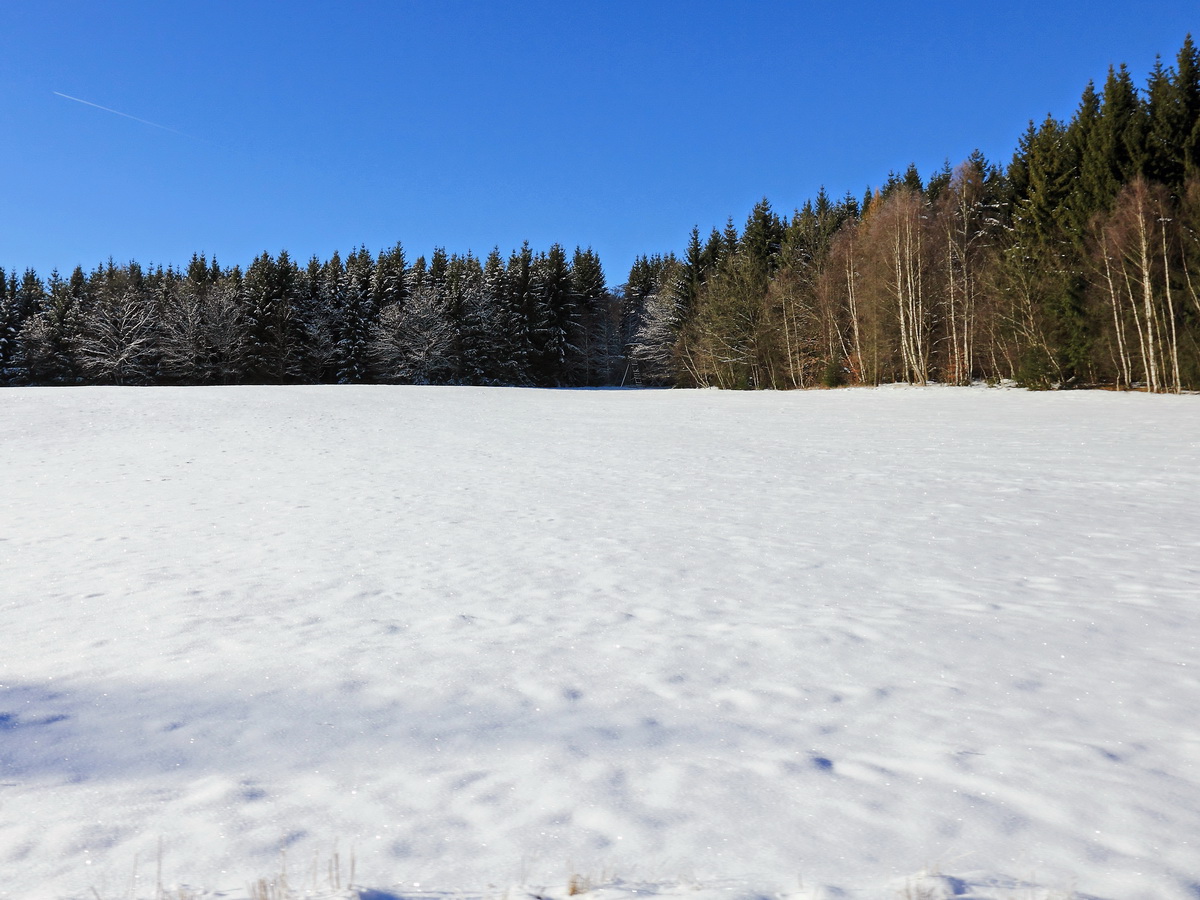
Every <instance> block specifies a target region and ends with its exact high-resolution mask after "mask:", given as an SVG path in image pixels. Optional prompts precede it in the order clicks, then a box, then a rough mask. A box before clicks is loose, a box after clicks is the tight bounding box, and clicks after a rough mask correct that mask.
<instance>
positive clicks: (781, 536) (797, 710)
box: [0, 387, 1200, 900]
mask: <svg viewBox="0 0 1200 900" xmlns="http://www.w3.org/2000/svg"><path fill="white" fill-rule="evenodd" d="M0 573H2V580H0V636H2V638H3V643H2V644H0V897H3V898H14V900H16V898H21V900H25V898H60V897H71V898H85V897H88V898H92V897H95V896H99V897H101V898H103V900H109V898H114V900H115V898H130V897H147V898H148V897H154V896H155V894H156V892H157V890H158V886H159V883H160V877H161V884H162V885H164V886H168V887H170V886H174V885H188V886H190V887H191V888H192V889H193V890H195V891H196V892H207V893H208V895H212V896H224V897H230V898H233V897H245V896H247V893H248V891H249V887H248V885H249V884H250V883H251V882H252V881H254V880H255V879H258V878H260V877H273V876H275V875H277V874H278V873H279V872H280V871H282V869H283V868H284V867H285V866H286V867H287V870H288V872H289V882H290V883H291V884H292V885H293V887H294V888H295V889H296V890H297V891H298V892H302V891H304V890H317V891H327V892H328V891H330V890H331V885H330V883H329V882H330V878H329V874H328V873H329V861H330V860H331V859H332V855H333V853H334V848H335V845H336V847H337V852H338V854H339V859H340V860H341V861H342V869H343V874H342V880H343V881H348V880H349V877H350V876H349V873H348V871H347V870H348V860H349V857H350V856H351V854H353V856H354V859H355V872H354V876H353V879H354V882H355V883H356V884H357V885H359V886H361V887H364V888H370V889H373V890H374V891H376V892H377V893H374V894H371V893H367V894H365V896H368V897H372V896H373V897H389V896H396V897H404V898H409V897H426V896H430V895H432V896H448V897H459V896H462V897H475V898H495V900H501V898H503V897H505V896H508V897H509V898H510V900H516V898H518V897H521V896H524V894H523V893H522V892H526V893H532V894H538V895H540V896H543V897H549V896H553V897H555V898H560V897H563V896H565V895H566V893H567V890H568V880H569V879H570V878H571V877H572V876H576V886H577V887H580V886H582V887H587V886H588V885H587V884H586V883H585V882H586V881H590V882H591V884H592V885H594V886H595V890H594V896H595V897H596V898H598V900H608V898H613V897H627V896H629V895H630V894H632V893H633V892H635V891H636V892H638V893H649V894H659V895H671V896H685V895H686V896H688V897H696V898H707V897H714V898H747V897H776V896H782V897H787V898H801V897H803V898H810V897H827V898H833V897H839V896H844V897H850V898H872V900H873V898H887V900H895V898H902V897H905V896H906V894H907V895H908V896H909V897H912V898H916V897H919V896H925V897H934V898H936V897H943V896H950V895H954V894H957V895H959V896H962V897H970V898H1002V900H1009V898H1020V900H1025V898H1041V897H1043V896H1054V897H1069V896H1077V897H1101V898H1111V900H1126V898H1163V900H1185V898H1187V900H1195V898H1196V897H1197V896H1200V652H1198V647H1197V644H1198V639H1197V636H1198V634H1200V397H1162V396H1145V395H1127V394H1126V395H1122V394H1115V393H1105V392H1073V393H1040V394H1039V393H1027V392H1024V391H1016V390H989V389H986V388H976V389H948V388H929V389H905V388H885V389H877V390H865V389H864V390H843V391H828V392H796V393H786V394H780V393H766V392H764V393H721V392H715V391H693V392H683V391H537V390H519V389H487V388H448V387H441V388H415V387H414V388H408V387H294V388H292V387H239V388H181V389H170V388H152V389H119V388H113V389H102V388H86V389H32V388H31V389H10V390H6V391H3V392H0ZM314 870H315V871H314ZM160 871H161V876H160V875H159V872H160ZM1071 891H1075V892H1076V893H1075V894H1074V895H1072V894H1071V893H1070V892H1071Z"/></svg>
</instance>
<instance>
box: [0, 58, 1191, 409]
mask: <svg viewBox="0 0 1200 900" xmlns="http://www.w3.org/2000/svg"><path fill="white" fill-rule="evenodd" d="M1006 379H1007V380H1011V381H1014V382H1017V383H1020V384H1023V385H1026V386H1030V387H1043V388H1067V387H1093V386H1095V387H1101V386H1102V387H1112V388H1117V389H1138V390H1145V391H1153V392H1179V391H1183V390H1196V389H1198V388H1200V53H1198V52H1197V49H1196V46H1195V44H1194V42H1193V40H1192V38H1191V37H1190V36H1189V37H1188V38H1187V39H1186V40H1185V41H1184V43H1183V46H1182V48H1181V49H1180V50H1179V52H1178V54H1177V56H1176V57H1175V59H1174V62H1173V63H1172V64H1164V63H1163V62H1162V61H1161V60H1159V61H1158V62H1157V63H1156V64H1155V66H1154V68H1153V69H1152V71H1151V72H1150V73H1149V75H1148V77H1147V79H1146V83H1145V86H1144V87H1143V88H1139V87H1138V86H1137V85H1136V84H1135V82H1134V79H1133V77H1132V75H1131V74H1130V72H1129V71H1128V69H1127V68H1126V67H1125V66H1120V67H1114V68H1111V69H1110V70H1109V72H1108V75H1107V78H1106V79H1105V81H1104V83H1103V85H1101V86H1100V87H1099V88H1097V87H1096V85H1095V84H1093V83H1089V84H1088V85H1087V86H1086V87H1085V88H1084V90H1083V93H1082V96H1081V99H1080V101H1079V105H1078V107H1077V109H1076V111H1075V113H1074V115H1073V116H1072V117H1071V118H1070V120H1069V121H1060V120H1058V119H1055V118H1053V117H1047V118H1045V119H1044V120H1043V121H1041V122H1040V123H1039V122H1035V121H1031V122H1030V124H1029V127H1028V129H1027V130H1026V131H1025V133H1024V134H1023V135H1021V136H1020V138H1019V140H1018V142H1017V148H1016V150H1015V152H1014V154H1013V156H1012V159H1011V160H1010V161H1009V162H1008V164H1007V166H1005V165H1001V164H998V163H995V162H993V161H990V160H988V159H986V158H985V157H984V156H983V155H982V154H980V153H979V152H976V153H973V154H972V155H971V156H970V157H969V158H968V159H966V160H964V161H962V162H961V163H959V164H958V165H956V166H951V165H950V164H949V163H947V164H946V165H945V166H944V167H943V168H942V169H941V170H940V171H938V172H934V173H929V174H927V175H926V176H922V174H921V173H920V172H919V171H918V170H917V168H916V167H915V166H909V167H908V169H907V170H906V171H904V172H903V173H897V172H893V173H891V174H889V176H888V177H887V179H886V181H885V182H884V183H883V184H882V186H881V187H879V188H877V189H868V190H867V191H866V192H865V194H864V196H863V197H862V198H857V197H855V196H853V195H849V194H848V195H846V196H845V197H842V198H841V199H833V198H831V197H829V196H828V195H827V194H826V192H825V191H824V190H822V191H821V192H819V193H818V195H817V196H816V197H815V198H813V199H812V200H810V201H808V202H806V203H805V204H804V205H803V207H802V208H800V209H798V210H795V211H794V212H793V213H792V214H791V215H780V214H779V213H777V212H775V211H774V210H773V209H772V207H771V204H770V202H769V201H768V200H767V199H765V198H764V199H763V200H761V201H760V202H759V203H757V204H756V205H755V206H754V208H753V210H752V211H751V212H750V214H749V216H748V217H747V219H746V221H745V223H744V224H743V225H742V226H741V228H740V229H739V228H738V226H737V225H736V223H735V222H734V220H733V219H732V218H731V219H730V220H729V221H728V222H727V224H726V226H725V228H724V229H723V230H722V229H714V230H713V231H712V232H711V233H710V234H709V235H707V236H703V235H702V234H701V233H700V232H699V230H698V229H693V230H692V232H691V234H690V236H688V238H687V240H686V245H685V246H684V248H683V249H682V251H681V252H679V253H667V254H654V255H645V256H642V257H640V258H638V259H637V260H636V262H635V263H634V264H633V266H632V268H631V270H630V272H629V273H628V276H627V278H626V279H625V282H624V283H623V284H621V285H620V286H618V287H615V288H613V287H610V286H609V284H608V280H607V278H606V276H605V273H604V270H603V267H602V265H601V261H600V259H599V257H598V255H597V254H596V253H595V252H593V251H592V250H590V249H581V248H576V249H575V250H574V251H573V252H569V251H567V250H566V249H565V248H564V247H562V246H560V245H558V244H555V245H553V246H551V247H550V248H549V249H546V250H538V251H534V250H533V249H532V248H530V247H529V245H528V244H525V245H523V246H522V247H521V248H519V249H517V250H515V251H513V252H511V253H510V254H508V255H507V256H504V255H503V254H502V253H501V252H500V250H499V249H498V248H497V249H493V250H492V251H491V252H490V253H489V254H488V255H487V256H486V257H485V258H483V259H480V258H479V257H477V256H475V255H473V254H472V253H467V254H465V255H458V254H447V253H446V251H445V250H443V249H435V250H433V252H432V253H431V254H430V255H429V256H428V258H427V257H425V256H418V257H416V258H415V259H413V260H411V261H410V260H409V258H408V257H407V255H406V253H405V250H404V248H403V247H402V246H401V245H399V244H397V245H396V246H394V247H392V248H389V249H386V250H383V251H381V252H379V253H377V254H373V253H371V252H370V251H368V250H367V249H366V248H365V247H359V248H357V249H355V250H353V251H352V252H350V253H348V254H347V255H346V256H345V257H344V258H343V257H342V256H341V254H339V253H334V254H333V255H332V257H330V258H329V259H325V260H322V259H318V258H316V257H314V258H312V259H310V260H309V261H308V262H307V263H300V262H298V261H296V260H294V259H292V258H291V257H290V256H289V254H288V253H287V252H286V251H281V252H279V253H278V255H271V254H269V253H263V254H262V255H260V256H259V257H258V258H256V259H254V260H253V261H251V262H250V263H249V264H248V265H246V266H245V267H244V268H243V267H242V266H241V265H234V266H230V267H224V266H222V265H220V264H219V263H218V261H217V260H215V259H208V258H206V257H205V256H204V255H201V254H196V255H194V256H193V257H192V259H191V261H190V263H189V264H188V265H187V267H186V268H180V269H177V268H174V267H167V268H165V269H164V268H162V267H156V268H153V269H150V270H145V269H143V268H142V267H141V266H139V265H138V264H137V263H136V262H128V263H124V264H117V263H114V262H113V261H112V260H111V259H110V260H109V261H108V262H107V263H105V264H103V265H100V266H99V267H97V268H95V269H94V270H92V271H91V272H86V271H84V269H83V268H82V267H77V268H76V269H75V270H74V271H73V272H72V273H71V274H70V275H69V276H68V277H65V278H64V277H63V276H62V275H60V273H58V272H52V273H50V275H49V277H48V278H47V279H44V280H43V279H42V278H41V277H40V276H39V275H38V273H36V272H34V271H32V270H25V271H24V272H23V274H18V272H17V271H11V272H6V271H5V270H4V269H0V383H2V384H5V385H26V384H39V385H53V384H180V385H182V384H188V385H192V384H242V383H254V384H264V383H361V382H378V383H422V384H508V385H536V386H606V385H626V386H628V385H660V386H678V387H709V386H715V387H721V388H733V389H755V388H770V389H784V388H788V389H790V388H807V387H819V386H824V387H836V386H840V385H858V384H865V385H875V384H881V383H887V382H907V383H915V384H924V383H927V382H940V383H946V384H969V383H972V382H977V381H989V382H997V381H1000V380H1006Z"/></svg>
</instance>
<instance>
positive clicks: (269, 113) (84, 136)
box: [0, 0, 1200, 284]
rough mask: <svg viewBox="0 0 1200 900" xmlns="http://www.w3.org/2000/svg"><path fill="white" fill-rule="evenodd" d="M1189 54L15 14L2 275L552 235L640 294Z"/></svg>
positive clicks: (1007, 7)
mask: <svg viewBox="0 0 1200 900" xmlns="http://www.w3.org/2000/svg"><path fill="white" fill-rule="evenodd" d="M1189 31H1191V32H1193V33H1195V34H1197V36H1198V37H1200V8H1198V7H1197V6H1196V4H1195V2H1194V0H1188V2H1182V0H1181V2H1176V0H1160V2H1158V3H1154V4H1149V3H1147V4H1132V3H1128V2H1120V3H1118V2H1107V0H1101V2H1092V3H1083V2H1077V0H1071V2H1053V0H1042V2H1024V0H1022V2H1009V3H1004V4H979V3H974V4H972V3H961V2H959V3H948V2H947V3H942V2H936V3H924V4H906V5H899V4H887V5H875V4H867V3H859V2H854V0H846V2H841V3H832V4H831V3H808V2H792V3H784V2H758V3H726V2H719V3H718V2H714V3H696V2H693V3H676V2H654V0H642V2H627V0H613V2H607V3H582V2H576V3H572V2H546V3H542V2H537V3H520V2H510V3H501V2H495V3H486V2H455V0H442V2H358V3H355V2H343V3H339V4H325V3H322V4H317V3H308V2H302V0H301V2H293V3H289V4H268V3H258V2H254V0H243V2H238V3H234V2H221V0H214V2H204V3H200V2H190V0H182V2H174V3H162V2H161V0H156V2H112V3H104V4H100V3H95V2H53V0H41V2H26V0H4V3H3V6H2V8H0V109H2V110H3V114H2V115H0V188H2V191H0V265H3V266H5V267H6V268H8V269H9V270H12V269H13V268H17V269H24V268H25V267H27V266H33V267H34V268H36V269H37V270H38V271H39V273H41V274H42V275H46V274H48V273H49V271H50V269H52V268H54V267H57V268H58V269H59V270H60V271H62V272H63V273H64V274H65V273H67V272H69V271H70V270H71V269H72V268H74V266H75V265H77V264H82V265H83V266H84V267H85V268H86V269H91V268H93V267H95V266H96V265H98V264H99V263H101V262H103V261H104V260H106V259H107V258H108V257H109V256H111V257H113V258H114V259H115V260H117V261H118V262H124V261H127V260H129V259H136V260H137V261H139V262H141V263H142V264H143V265H147V264H163V265H168V264H174V265H183V264H186V263H187V260H188V259H189V258H190V256H191V254H192V252H193V251H202V252H205V253H207V254H209V255H210V256H211V255H214V254H215V255H216V256H217V258H218V259H219V260H220V262H221V263H222V264H224V265H232V264H234V263H237V264H241V265H243V266H244V265H245V264H247V263H248V262H249V261H250V260H251V259H252V258H253V257H254V256H256V255H257V254H259V253H261V252H262V251H264V250H267V251H270V252H272V253H277V252H278V251H279V250H281V249H286V250H288V251H289V252H290V253H291V254H292V255H293V256H294V257H298V258H299V259H300V260H301V261H306V260H307V259H308V257H310V256H311V255H313V254H314V253H315V254H317V255H319V256H321V257H322V258H325V257H328V256H329V255H330V254H331V253H332V252H333V251H334V250H335V249H338V250H341V251H343V252H345V251H347V250H349V249H351V248H353V247H355V246H358V245H360V244H364V245H366V246H367V247H368V248H369V249H371V250H372V251H378V250H380V249H382V248H384V247H388V246H391V245H393V244H395V243H396V242H397V241H401V242H403V244H404V246H405V248H406V250H407V251H408V255H409V258H410V259H411V258H413V257H415V256H416V255H418V254H426V255H428V253H429V252H430V251H431V250H432V248H433V247H435V246H444V247H446V248H447V249H448V250H450V251H451V252H465V251H466V250H468V249H471V250H474V251H475V252H476V253H478V254H484V253H486V252H487V251H488V250H489V249H490V248H491V247H492V246H493V245H499V247H500V248H501V250H502V251H503V252H505V253H507V252H508V251H509V250H511V249H512V248H513V247H515V246H518V245H519V244H520V242H521V241H522V240H526V239H527V240H529V241H530V243H531V244H532V245H533V246H534V248H535V249H544V248H546V247H548V246H549V245H550V244H551V243H553V242H555V241H557V242H559V243H562V244H564V245H565V246H567V247H568V248H572V247H574V246H575V245H583V246H588V245H590V246H592V247H594V248H595V249H596V250H597V251H598V252H599V254H600V257H601V259H602V261H603V262H604V264H605V268H606V271H607V274H608V277H609V281H610V283H612V284H617V283H620V282H621V281H623V280H624V277H625V275H626V273H627V272H628V267H629V264H630V263H631V262H632V261H633V259H634V257H635V256H636V255H637V254H640V253H655V252H665V251H669V250H681V249H682V248H683V246H684V243H685V241H686V238H687V233H688V231H689V230H690V229H691V227H692V226H693V225H698V226H699V227H700V228H701V230H702V232H707V231H708V230H709V229H710V228H711V227H713V226H721V225H723V224H724V222H725V219H726V217H727V216H733V217H734V219H735V221H737V222H738V223H739V224H740V223H741V222H742V221H744V219H745V217H746V215H747V213H748V212H749V210H750V207H751V206H752V205H753V204H754V202H755V201H756V200H757V199H759V198H760V197H763V196H766V197H768V198H769V199H770V200H771V202H772V204H773V205H774V206H775V208H776V209H777V210H780V211H782V212H789V211H790V210H791V209H793V208H794V207H796V206H798V205H800V204H802V203H803V202H804V200H805V199H806V198H809V197H811V196H813V195H814V194H815V193H816V191H817V190H818V188H819V187H820V186H821V185H825V186H826V187H827V188H828V190H829V191H830V193H832V194H834V195H837V196H840V195H842V194H844V193H845V192H846V191H847V190H849V191H851V192H853V193H854V194H855V195H856V196H861V195H862V194H863V191H864V189H865V188H866V186H867V185H868V184H872V185H877V184H879V183H880V182H881V181H882V180H884V179H885V178H886V176H887V174H888V172H889V171H890V170H893V169H895V170H901V169H903V168H904V167H905V166H906V165H907V164H908V163H909V162H910V161H911V162H915V163H916V164H917V165H918V166H919V168H920V169H921V171H922V173H923V174H928V172H929V171H931V170H933V169H936V168H938V167H940V165H941V164H942V162H943V160H945V159H947V158H948V159H950V161H951V162H958V161H960V160H961V159H963V158H964V157H966V156H967V155H968V154H969V153H970V152H971V151H972V150H973V149H975V148H976V147H978V148H979V149H981V150H982V151H983V152H984V153H985V154H986V155H987V156H988V157H989V158H991V159H995V160H1000V161H1007V160H1008V159H1009V158H1010V157H1011V154H1012V151H1013V148H1014V147H1015V144H1016V141H1017V138H1018V136H1019V135H1020V133H1021V132H1022V130H1023V129H1024V127H1025V125H1026V123H1027V122H1028V121H1029V119H1031V118H1034V119H1039V120H1040V119H1041V118H1042V117H1044V116H1045V115H1046V114H1047V113H1052V114H1054V115H1056V116H1059V117H1061V118H1066V117H1069V116H1070V115H1071V113H1072V111H1073V110H1074V107H1075V105H1076V103H1077V102H1078V99H1079V95H1080V92H1081V91H1082V89H1083V86H1084V84H1085V83H1086V82H1087V80H1088V79H1095V80H1097V81H1101V80H1103V78H1104V74H1105V72H1106V70H1107V67H1108V66H1109V64H1110V63H1120V62H1125V63H1128V64H1129V66H1130V69H1131V71H1132V72H1133V75H1134V78H1135V80H1136V81H1137V83H1138V84H1139V86H1140V85H1142V84H1143V83H1144V79H1145V75H1146V73H1147V71H1148V70H1149V68H1150V66H1151V65H1152V64H1153V62H1154V57H1155V54H1161V55H1162V56H1163V57H1164V58H1165V59H1166V60H1168V61H1170V60H1172V59H1173V58H1174V56H1175V54H1176V53H1177V51H1178V49H1179V46H1180V45H1181V43H1182V42H1183V39H1184V36H1185V34H1187V33H1188V32H1189ZM55 92H58V93H57V94H56V93H55ZM58 94H66V95H69V96H70V97H75V98H79V99H80V100H85V101H87V102H88V103H93V104H98V105H100V106H104V107H107V108H109V109H111V110H116V111H119V112H121V113H124V114H125V115H116V114H114V113H112V112H107V111H105V110H101V109H97V108H96V107H94V106H88V105H85V104H84V103H79V102H75V101H73V100H68V99H66V98H65V97H62V96H58ZM129 116H132V117H136V118H128V117H129ZM137 119H141V120H144V121H137ZM147 122H149V123H154V125H151V124H146V123H147ZM156 125H157V126H162V127H155V126H156ZM168 129H169V130H168Z"/></svg>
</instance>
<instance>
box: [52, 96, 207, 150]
mask: <svg viewBox="0 0 1200 900" xmlns="http://www.w3.org/2000/svg"><path fill="white" fill-rule="evenodd" d="M51 93H52V94H54V96H56V97H62V98H63V99H64V100H74V101H75V102H76V103H82V104H83V105H84V106H94V107H96V109H102V110H104V111H105V112H110V113H113V114H114V115H118V116H124V117H125V118H126V119H133V121H135V122H141V123H142V124H143V125H149V126H150V127H151V128H161V129H162V130H163V131H169V132H171V134H177V135H179V136H180V137H185V138H192V140H194V141H195V140H199V138H196V137H192V135H190V134H184V133H183V132H182V131H176V130H175V129H174V128H168V127H167V126H166V125H159V124H158V123H157V122H149V121H147V120H146V119H139V118H138V117H137V116H131V115H130V114H129V113H123V112H121V111H120V110H119V109H109V108H108V107H107V106H101V105H100V104H99V103H92V102H91V101H89V100H80V99H79V98H78V97H72V96H71V95H70V94H63V93H61V92H59V91H51Z"/></svg>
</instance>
